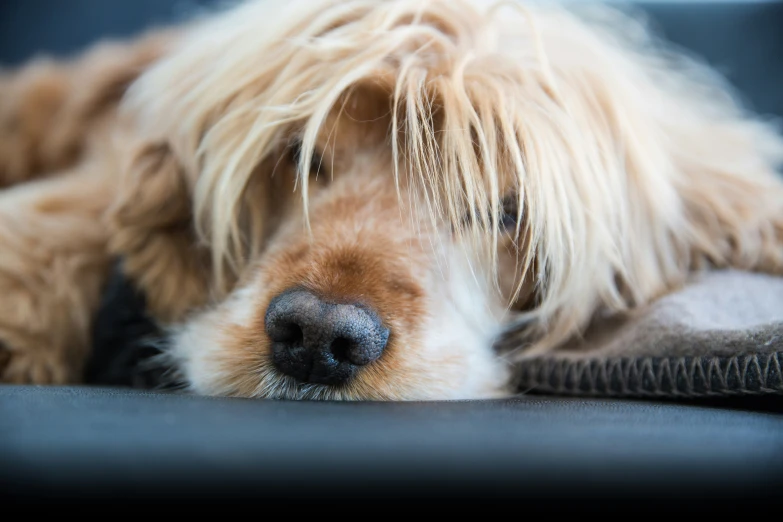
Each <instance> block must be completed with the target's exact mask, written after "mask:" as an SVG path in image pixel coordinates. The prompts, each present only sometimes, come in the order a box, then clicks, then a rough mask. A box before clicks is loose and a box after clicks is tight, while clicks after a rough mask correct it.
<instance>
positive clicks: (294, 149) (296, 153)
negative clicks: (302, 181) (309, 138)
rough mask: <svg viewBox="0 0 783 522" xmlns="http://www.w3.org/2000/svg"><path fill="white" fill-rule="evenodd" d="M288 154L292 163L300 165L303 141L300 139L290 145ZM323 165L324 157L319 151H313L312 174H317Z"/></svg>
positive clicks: (311, 160)
mask: <svg viewBox="0 0 783 522" xmlns="http://www.w3.org/2000/svg"><path fill="white" fill-rule="evenodd" d="M288 154H289V158H290V160H291V163H292V164H293V165H294V166H297V165H299V159H300V158H301V157H302V142H301V141H300V140H295V141H294V142H292V143H291V144H290V145H289V146H288ZM322 166H323V157H322V156H321V155H320V154H319V153H318V151H316V150H314V151H313V156H312V158H311V159H310V175H311V176H317V175H318V174H319V173H320V172H321V170H322Z"/></svg>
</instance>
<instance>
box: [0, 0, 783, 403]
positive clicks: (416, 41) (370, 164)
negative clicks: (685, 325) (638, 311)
mask: <svg viewBox="0 0 783 522" xmlns="http://www.w3.org/2000/svg"><path fill="white" fill-rule="evenodd" d="M573 9H574V8H571V9H570V10H568V9H565V8H563V7H556V6H553V5H547V4H545V5H536V4H529V5H528V4H525V3H524V2H498V3H494V2H484V1H479V0H447V1H446V0H442V1H438V0H393V1H383V0H340V1H338V0H304V1H287V2H277V1H272V0H268V1H263V0H250V1H246V2H243V3H240V4H239V5H236V6H233V7H231V8H229V9H227V10H225V11H222V12H216V13H212V14H210V15H208V16H204V17H202V18H199V19H195V20H193V21H191V22H189V23H188V24H183V25H182V26H179V27H175V28H172V29H170V30H161V31H158V32H153V33H149V34H147V35H143V36H140V37H138V38H137V39H136V40H134V41H131V42H128V43H104V44H102V45H100V46H98V47H96V48H94V49H92V50H90V51H88V52H86V53H85V54H83V55H81V56H79V57H77V58H75V59H73V60H71V61H62V62H57V61H37V62H33V63H30V64H28V65H27V66H25V67H23V68H21V69H20V70H18V71H12V72H5V73H4V74H3V76H2V77H0V186H2V187H3V189H2V191H0V343H1V344H2V351H1V352H0V353H2V355H1V356H0V359H2V363H1V364H0V367H2V370H1V371H0V380H2V381H3V382H10V383H19V382H32V383H69V382H78V381H79V379H80V378H81V375H82V371H83V366H84V362H85V359H86V357H87V356H88V353H89V351H90V344H91V340H90V324H91V322H92V320H93V317H94V314H95V313H96V308H97V307H98V304H99V302H100V300H101V293H102V291H103V288H104V286H105V284H106V280H107V277H108V274H109V271H110V267H111V266H112V263H113V260H114V259H121V260H122V267H123V271H124V275H125V276H126V277H127V278H128V280H130V281H132V283H133V285H134V287H135V288H137V289H138V291H139V292H140V293H142V294H143V295H144V296H145V299H146V303H147V312H148V313H149V315H150V316H151V317H153V318H154V319H155V321H156V323H158V324H160V325H161V326H162V327H163V328H165V331H166V337H167V341H166V345H167V347H166V349H165V350H164V357H165V359H166V361H167V363H168V364H171V365H173V367H175V368H176V370H177V373H178V375H179V377H180V378H182V379H183V380H184V381H185V382H186V383H187V387H188V389H189V390H190V391H192V392H195V393H200V394H213V395H229V396H242V397H269V398H290V399H392V400H410V399H460V398H483V397H495V396H500V395H504V394H507V393H510V392H513V389H511V388H510V387H509V382H511V381H510V373H509V365H510V364H511V363H513V362H515V361H518V360H521V359H524V357H527V356H530V355H536V354H540V353H542V352H544V351H547V350H554V349H556V348H557V347H558V345H560V344H562V343H563V342H565V341H567V340H569V339H571V338H573V337H574V336H578V335H579V334H580V332H582V331H583V330H584V329H585V328H586V327H587V326H588V325H589V324H590V322H591V320H593V319H594V318H595V317H596V316H598V315H606V314H623V313H625V312H627V311H628V310H631V309H633V308H634V307H639V306H642V305H645V304H646V303H649V302H650V301H651V300H654V299H656V298H657V297H659V296H661V295H662V294H665V293H667V292H670V291H672V290H674V289H677V288H678V287H679V286H680V285H682V284H683V283H684V281H685V280H686V279H687V277H688V276H689V274H690V273H692V272H693V271H694V270H703V269H706V268H710V267H727V266H731V267H736V268H740V269H747V270H762V271H767V272H781V269H783V184H781V182H780V181H779V179H778V178H777V175H776V168H778V166H779V164H780V161H781V159H783V140H781V138H780V137H779V135H778V134H776V132H775V130H774V129H772V128H771V127H770V126H769V125H768V124H767V123H765V122H763V121H761V120H760V119H758V118H756V117H753V116H752V115H750V114H747V113H746V112H745V111H744V110H743V109H741V108H740V107H739V105H738V104H737V103H736V102H735V100H734V98H733V96H732V95H731V92H730V90H729V89H727V88H726V87H725V86H724V85H723V84H722V82H721V81H720V79H719V78H717V77H716V75H715V74H714V73H712V72H711V71H710V70H708V69H707V68H705V67H703V66H700V65H698V64H696V63H693V61H691V60H689V59H686V58H684V57H683V56H682V55H680V54H679V53H677V52H671V51H670V50H667V49H666V48H665V47H664V46H662V45H661V44H660V42H656V41H655V40H654V39H653V38H651V37H650V36H649V34H648V31H646V30H645V28H644V26H643V25H642V24H640V23H639V22H637V21H636V20H634V19H632V18H630V17H628V16H626V15H623V14H620V13H618V12H615V11H613V10H610V9H605V8H604V9H591V10H589V11H585V12H575V11H574V10H573ZM503 332H512V334H511V335H510V337H509V336H506V338H507V340H508V339H510V340H511V341H510V342H511V345H512V346H513V347H514V348H515V349H513V350H506V351H498V350H497V345H498V343H497V341H498V339H500V338H503V335H502V334H503ZM501 344H502V343H501ZM506 344H507V345H508V343H506Z"/></svg>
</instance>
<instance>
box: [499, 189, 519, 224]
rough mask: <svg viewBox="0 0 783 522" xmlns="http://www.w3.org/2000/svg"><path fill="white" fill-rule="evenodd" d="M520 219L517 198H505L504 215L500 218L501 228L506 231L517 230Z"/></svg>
mask: <svg viewBox="0 0 783 522" xmlns="http://www.w3.org/2000/svg"><path fill="white" fill-rule="evenodd" d="M518 219H519V205H518V200H517V197H516V196H506V197H505V198H503V213H502V214H501V216H500V226H501V227H502V228H504V229H511V228H516V226H517V220H518Z"/></svg>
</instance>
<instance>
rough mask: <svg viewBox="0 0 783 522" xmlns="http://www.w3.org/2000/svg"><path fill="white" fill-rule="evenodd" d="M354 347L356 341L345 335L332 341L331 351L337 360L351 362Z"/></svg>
mask: <svg viewBox="0 0 783 522" xmlns="http://www.w3.org/2000/svg"><path fill="white" fill-rule="evenodd" d="M353 348H354V342H353V341H351V340H349V339H346V338H345V337H338V338H337V339H335V340H334V341H332V345H331V346H330V348H329V351H331V352H332V356H333V357H334V359H335V360H336V361H337V362H346V361H347V362H351V357H350V353H351V350H352V349H353Z"/></svg>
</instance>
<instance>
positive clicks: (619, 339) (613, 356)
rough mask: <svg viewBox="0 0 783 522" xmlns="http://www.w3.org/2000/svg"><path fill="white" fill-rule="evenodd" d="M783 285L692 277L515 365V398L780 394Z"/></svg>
mask: <svg viewBox="0 0 783 522" xmlns="http://www.w3.org/2000/svg"><path fill="white" fill-rule="evenodd" d="M781 366H783V278H780V277H772V276H768V275H763V274H751V273H745V272H738V271H718V272H711V273H707V274H700V275H698V276H696V277H694V279H693V281H692V282H691V283H690V284H689V285H688V286H686V287H685V288H684V289H682V290H680V291H678V292H675V293H673V294H670V295H668V296H666V297H663V298H662V299H660V300H658V301H657V302H655V303H653V304H651V305H650V306H648V307H646V308H643V309H639V310H637V311H635V312H634V313H633V314H631V315H630V316H628V317H626V318H623V319H614V320H607V321H603V322H599V323H596V324H595V325H593V326H592V327H591V328H590V329H589V330H588V332H586V334H585V335H584V336H583V338H582V339H581V340H579V341H574V342H572V343H570V344H568V345H566V346H564V347H563V348H561V349H560V350H558V351H556V352H554V353H551V354H549V355H546V356H539V357H535V358H531V359H528V360H525V361H523V362H521V363H520V364H519V367H518V378H519V381H518V384H519V389H520V390H521V391H523V392H524V391H535V392H541V393H550V394H552V393H555V394H566V395H593V396H618V397H666V396H669V397H703V396H729V395H758V394H783V372H781Z"/></svg>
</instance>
